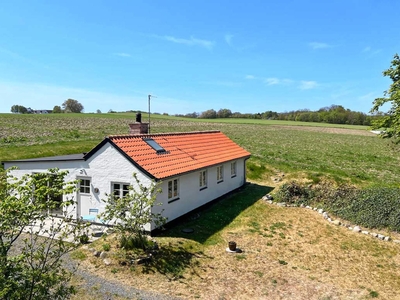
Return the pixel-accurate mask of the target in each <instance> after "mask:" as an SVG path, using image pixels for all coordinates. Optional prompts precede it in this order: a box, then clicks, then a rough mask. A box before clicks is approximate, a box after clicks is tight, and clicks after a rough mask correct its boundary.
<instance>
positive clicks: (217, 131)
mask: <svg viewBox="0 0 400 300" xmlns="http://www.w3.org/2000/svg"><path fill="white" fill-rule="evenodd" d="M219 132H221V131H220V130H205V131H187V132H163V133H142V134H117V135H110V136H108V137H107V138H110V139H112V138H127V137H134V138H143V137H158V136H171V135H192V134H206V133H219Z"/></svg>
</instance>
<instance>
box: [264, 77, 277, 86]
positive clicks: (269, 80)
mask: <svg viewBox="0 0 400 300" xmlns="http://www.w3.org/2000/svg"><path fill="white" fill-rule="evenodd" d="M265 83H266V84H267V85H275V84H280V83H281V80H280V79H278V78H275V77H270V78H267V79H265Z"/></svg>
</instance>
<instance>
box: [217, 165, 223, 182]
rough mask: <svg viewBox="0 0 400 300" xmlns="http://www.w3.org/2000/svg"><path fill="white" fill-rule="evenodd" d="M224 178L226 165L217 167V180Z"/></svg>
mask: <svg viewBox="0 0 400 300" xmlns="http://www.w3.org/2000/svg"><path fill="white" fill-rule="evenodd" d="M223 180H224V166H218V167H217V182H221V181H223Z"/></svg>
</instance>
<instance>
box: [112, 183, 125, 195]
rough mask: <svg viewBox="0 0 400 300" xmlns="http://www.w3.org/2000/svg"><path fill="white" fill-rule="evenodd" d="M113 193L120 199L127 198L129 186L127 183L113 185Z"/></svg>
mask: <svg viewBox="0 0 400 300" xmlns="http://www.w3.org/2000/svg"><path fill="white" fill-rule="evenodd" d="M111 193H112V194H113V195H114V196H115V197H118V198H122V197H125V196H126V195H128V194H129V184H126V183H113V184H112V185H111Z"/></svg>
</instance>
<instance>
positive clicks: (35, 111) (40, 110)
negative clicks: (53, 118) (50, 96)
mask: <svg viewBox="0 0 400 300" xmlns="http://www.w3.org/2000/svg"><path fill="white" fill-rule="evenodd" d="M52 112H53V111H52V110H51V109H50V110H49V109H34V110H32V113H34V114H51V113H52Z"/></svg>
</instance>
